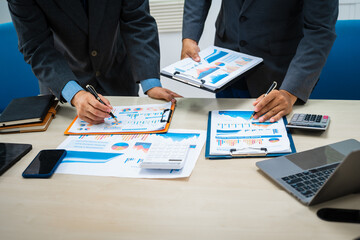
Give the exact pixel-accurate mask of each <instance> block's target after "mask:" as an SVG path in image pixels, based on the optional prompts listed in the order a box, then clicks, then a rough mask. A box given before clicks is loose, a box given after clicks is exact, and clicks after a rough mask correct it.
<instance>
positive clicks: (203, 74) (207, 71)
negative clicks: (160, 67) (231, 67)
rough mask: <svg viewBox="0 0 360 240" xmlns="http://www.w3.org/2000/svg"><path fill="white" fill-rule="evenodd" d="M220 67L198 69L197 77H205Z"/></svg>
mask: <svg viewBox="0 0 360 240" xmlns="http://www.w3.org/2000/svg"><path fill="white" fill-rule="evenodd" d="M218 69H219V68H218V67H206V68H201V69H196V72H197V74H198V77H197V79H203V78H204V77H206V76H207V75H209V74H211V73H213V72H215V71H216V70H218Z"/></svg>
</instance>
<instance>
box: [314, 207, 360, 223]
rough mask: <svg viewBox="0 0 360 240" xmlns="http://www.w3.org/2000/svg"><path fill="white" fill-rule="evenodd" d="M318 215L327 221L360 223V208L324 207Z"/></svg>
mask: <svg viewBox="0 0 360 240" xmlns="http://www.w3.org/2000/svg"><path fill="white" fill-rule="evenodd" d="M317 215H318V217H319V218H321V219H323V220H325V221H331V222H347V223H360V210H357V209H340V208H322V209H320V210H318V211H317Z"/></svg>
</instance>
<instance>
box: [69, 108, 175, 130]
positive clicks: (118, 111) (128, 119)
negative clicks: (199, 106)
mask: <svg viewBox="0 0 360 240" xmlns="http://www.w3.org/2000/svg"><path fill="white" fill-rule="evenodd" d="M170 109H171V102H167V103H164V104H148V105H136V106H114V109H113V111H112V113H113V114H114V115H115V116H116V118H117V120H118V122H115V121H114V119H113V118H111V117H109V118H106V119H105V122H104V123H101V124H96V125H93V124H90V123H87V122H85V121H83V120H81V119H80V118H76V119H75V121H74V122H73V123H72V125H71V127H70V128H69V129H68V132H69V133H77V134H89V133H123V132H124V133H125V132H134V133H138V132H153V131H159V130H163V129H165V127H166V125H167V123H168V122H167V121H166V120H167V119H168V118H169V117H170V116H169V114H171V112H170ZM164 120H165V121H164Z"/></svg>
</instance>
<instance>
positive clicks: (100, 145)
mask: <svg viewBox="0 0 360 240" xmlns="http://www.w3.org/2000/svg"><path fill="white" fill-rule="evenodd" d="M205 138H206V136H205V131H194V130H171V131H169V132H167V133H161V134H157V133H153V134H130V135H80V136H69V137H68V138H67V139H66V140H65V141H64V142H63V143H61V144H60V145H59V146H58V148H62V149H66V150H67V151H68V153H70V154H68V155H67V156H66V157H65V158H64V160H63V162H62V163H61V164H60V166H59V167H58V169H57V171H56V172H57V173H64V174H81V175H97V176H116V177H133V178H179V177H188V176H189V175H190V174H191V172H192V169H193V168H194V166H195V163H196V161H197V159H198V157H199V155H200V152H201V149H202V147H203V145H204V143H205ZM154 143H156V144H161V145H163V146H164V149H166V145H168V144H174V143H179V144H183V143H186V144H189V145H190V150H189V154H188V157H187V159H186V164H185V166H184V167H183V169H181V170H176V171H173V170H171V169H170V170H155V169H151V170H148V169H142V168H141V167H140V164H141V162H142V161H143V160H144V158H145V157H146V156H147V154H148V151H149V149H150V148H151V145H152V144H154Z"/></svg>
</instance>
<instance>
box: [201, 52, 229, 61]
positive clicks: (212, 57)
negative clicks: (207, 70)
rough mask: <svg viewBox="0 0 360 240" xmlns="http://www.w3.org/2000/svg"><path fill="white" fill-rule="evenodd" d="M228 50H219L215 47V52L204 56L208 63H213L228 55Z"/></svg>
mask: <svg viewBox="0 0 360 240" xmlns="http://www.w3.org/2000/svg"><path fill="white" fill-rule="evenodd" d="M227 54H228V53H227V52H224V51H219V50H216V49H214V52H213V53H211V54H210V55H208V56H206V57H204V60H206V61H207V62H208V63H212V62H214V61H216V60H218V59H220V58H222V57H223V56H225V55H227Z"/></svg>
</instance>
